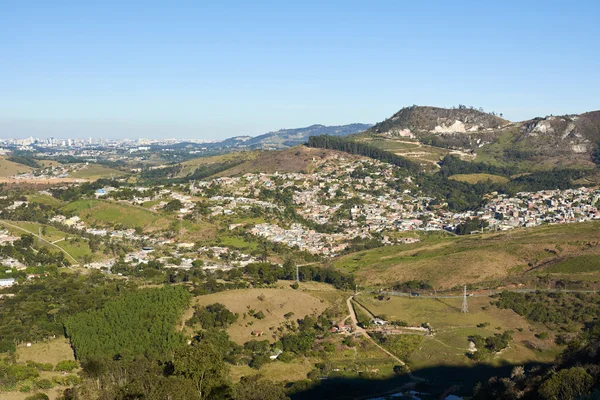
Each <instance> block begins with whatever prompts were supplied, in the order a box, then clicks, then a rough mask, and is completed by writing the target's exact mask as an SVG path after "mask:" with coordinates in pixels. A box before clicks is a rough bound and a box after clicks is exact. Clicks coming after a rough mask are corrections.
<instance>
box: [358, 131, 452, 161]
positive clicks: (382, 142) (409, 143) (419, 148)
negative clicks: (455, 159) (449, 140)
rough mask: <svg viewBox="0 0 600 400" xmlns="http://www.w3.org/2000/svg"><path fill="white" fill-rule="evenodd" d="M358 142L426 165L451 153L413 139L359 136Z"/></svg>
mask: <svg viewBox="0 0 600 400" xmlns="http://www.w3.org/2000/svg"><path fill="white" fill-rule="evenodd" d="M359 138H360V139H359V141H361V142H364V143H368V144H370V145H373V146H375V147H378V148H380V149H382V150H386V151H390V152H392V153H395V154H397V155H399V156H404V157H407V158H410V159H413V160H415V161H421V162H423V163H425V164H426V165H432V164H434V163H436V162H438V161H439V160H441V159H442V158H444V156H445V155H446V154H448V153H450V152H451V151H450V150H448V149H443V148H441V147H435V146H428V145H426V144H422V143H420V142H418V141H416V140H414V139H408V138H397V139H396V138H387V137H385V138H384V137H377V136H370V135H362V136H359Z"/></svg>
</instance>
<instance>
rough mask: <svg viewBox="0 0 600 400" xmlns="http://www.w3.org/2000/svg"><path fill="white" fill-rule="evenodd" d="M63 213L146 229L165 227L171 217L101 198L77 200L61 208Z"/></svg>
mask: <svg viewBox="0 0 600 400" xmlns="http://www.w3.org/2000/svg"><path fill="white" fill-rule="evenodd" d="M62 210H63V212H65V213H74V214H76V215H78V216H79V217H81V218H82V219H83V220H84V221H85V222H87V223H88V224H93V223H95V224H98V225H104V226H106V225H112V226H118V225H122V226H123V227H124V228H138V227H139V228H142V229H146V230H159V229H167V228H168V227H169V224H170V223H171V221H172V219H170V218H168V217H167V216H165V215H163V214H160V213H154V212H151V211H148V210H145V209H143V208H141V207H135V206H130V205H126V204H117V203H112V202H108V201H103V200H79V201H75V202H72V203H69V204H67V205H66V206H64V207H63V208H62Z"/></svg>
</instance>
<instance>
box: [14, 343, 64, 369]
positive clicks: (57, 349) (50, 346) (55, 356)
mask: <svg viewBox="0 0 600 400" xmlns="http://www.w3.org/2000/svg"><path fill="white" fill-rule="evenodd" d="M17 360H18V361H19V362H27V361H35V362H38V363H51V364H52V365H54V366H56V364H57V363H58V362H59V361H63V360H75V357H74V356H73V349H71V345H70V344H69V341H68V340H67V339H65V338H59V339H53V340H50V341H48V342H38V343H33V344H32V345H31V346H30V347H27V346H25V345H20V346H18V347H17Z"/></svg>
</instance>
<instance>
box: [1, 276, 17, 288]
mask: <svg viewBox="0 0 600 400" xmlns="http://www.w3.org/2000/svg"><path fill="white" fill-rule="evenodd" d="M14 284H15V278H6V279H0V287H11V286H12V285H14Z"/></svg>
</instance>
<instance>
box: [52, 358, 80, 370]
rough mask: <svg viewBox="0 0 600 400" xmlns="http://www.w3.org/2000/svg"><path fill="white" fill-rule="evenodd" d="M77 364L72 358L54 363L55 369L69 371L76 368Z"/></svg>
mask: <svg viewBox="0 0 600 400" xmlns="http://www.w3.org/2000/svg"><path fill="white" fill-rule="evenodd" d="M78 366H79V364H78V363H77V361H74V360H62V361H59V362H58V364H56V367H55V368H54V370H55V371H63V372H71V371H73V370H74V369H75V368H77V367H78Z"/></svg>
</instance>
